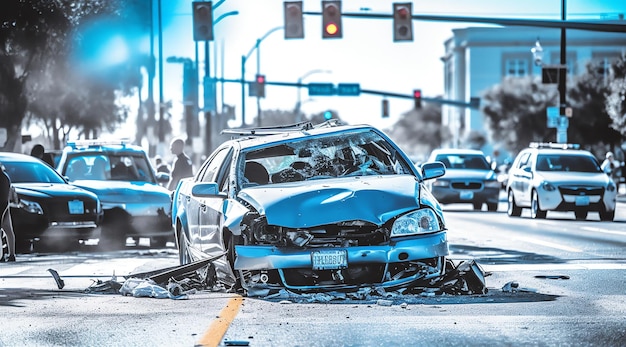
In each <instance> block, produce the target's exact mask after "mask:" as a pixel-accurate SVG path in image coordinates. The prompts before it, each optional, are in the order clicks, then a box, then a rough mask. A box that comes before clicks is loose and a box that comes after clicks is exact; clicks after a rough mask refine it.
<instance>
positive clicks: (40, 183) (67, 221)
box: [0, 152, 103, 252]
mask: <svg viewBox="0 0 626 347" xmlns="http://www.w3.org/2000/svg"><path fill="white" fill-rule="evenodd" d="M0 163H1V164H2V165H3V166H4V168H5V171H6V173H7V174H8V175H9V177H10V178H11V183H12V184H13V186H14V187H15V191H16V193H17V195H18V197H19V203H18V204H14V206H12V207H11V220H12V222H13V229H14V232H15V243H16V250H17V251H18V252H25V251H29V250H30V249H31V248H30V245H31V244H32V241H42V242H44V243H46V244H48V245H62V246H63V248H69V247H71V246H77V245H78V243H79V241H80V240H85V239H90V238H94V237H95V238H97V237H98V236H99V235H98V234H99V228H98V225H99V224H100V222H101V221H102V218H103V212H102V206H101V204H100V200H99V199H98V197H97V196H96V194H94V193H92V192H89V191H87V190H84V189H82V188H79V187H77V186H74V185H71V184H69V183H68V182H67V181H66V180H65V179H64V178H63V177H62V176H61V175H59V173H58V172H57V171H55V170H54V169H53V168H52V167H50V166H49V165H47V164H46V163H44V162H43V161H41V160H39V159H37V158H34V157H31V156H29V155H25V154H20V153H9V152H2V153H0Z"/></svg>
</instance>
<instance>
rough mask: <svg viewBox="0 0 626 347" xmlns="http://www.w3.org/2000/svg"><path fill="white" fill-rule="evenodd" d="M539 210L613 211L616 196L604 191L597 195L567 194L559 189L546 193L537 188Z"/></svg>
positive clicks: (614, 193) (613, 193)
mask: <svg viewBox="0 0 626 347" xmlns="http://www.w3.org/2000/svg"><path fill="white" fill-rule="evenodd" d="M537 195H538V198H539V208H541V209H542V210H545V211H573V210H575V209H579V208H582V209H587V210H589V211H614V210H615V206H616V202H617V194H616V192H615V191H614V192H609V191H604V192H603V193H602V194H597V195H584V194H578V195H574V194H567V192H566V193H563V192H561V190H560V189H555V190H551V191H547V190H545V189H543V188H537Z"/></svg>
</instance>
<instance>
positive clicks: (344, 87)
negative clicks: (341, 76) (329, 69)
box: [337, 83, 361, 96]
mask: <svg viewBox="0 0 626 347" xmlns="http://www.w3.org/2000/svg"><path fill="white" fill-rule="evenodd" d="M360 94H361V85H360V84H358V83H339V84H337V95H342V96H358V95H360Z"/></svg>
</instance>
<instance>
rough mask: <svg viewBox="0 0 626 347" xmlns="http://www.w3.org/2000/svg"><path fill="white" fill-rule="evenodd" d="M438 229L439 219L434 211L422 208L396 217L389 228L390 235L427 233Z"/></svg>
mask: <svg viewBox="0 0 626 347" xmlns="http://www.w3.org/2000/svg"><path fill="white" fill-rule="evenodd" d="M439 230H440V228H439V220H438V219H437V215H436V214H435V211H433V210H431V209H429V208H424V209H421V210H417V211H413V212H411V213H407V214H405V215H404V216H402V217H400V218H398V219H396V221H395V222H394V223H393V227H392V228H391V237H394V236H406V235H415V234H427V233H432V232H435V231H439Z"/></svg>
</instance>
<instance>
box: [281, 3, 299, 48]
mask: <svg viewBox="0 0 626 347" xmlns="http://www.w3.org/2000/svg"><path fill="white" fill-rule="evenodd" d="M283 6H284V10H285V38H286V39H302V38H304V22H303V19H302V1H285V2H284V4H283Z"/></svg>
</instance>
